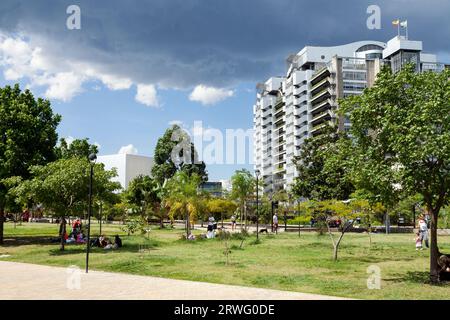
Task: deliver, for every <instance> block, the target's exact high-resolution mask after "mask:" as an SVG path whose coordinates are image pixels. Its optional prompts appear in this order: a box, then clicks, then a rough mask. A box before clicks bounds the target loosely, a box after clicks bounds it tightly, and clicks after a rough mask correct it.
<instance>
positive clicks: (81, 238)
mask: <svg viewBox="0 0 450 320" xmlns="http://www.w3.org/2000/svg"><path fill="white" fill-rule="evenodd" d="M77 243H86V239H85V238H84V235H83V232H80V233H79V234H78V235H77Z"/></svg>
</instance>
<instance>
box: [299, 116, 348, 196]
mask: <svg viewBox="0 0 450 320" xmlns="http://www.w3.org/2000/svg"><path fill="white" fill-rule="evenodd" d="M346 141H348V139H347V137H346V135H345V134H344V133H342V132H338V131H337V128H336V127H335V126H332V125H328V126H326V127H325V128H324V129H323V133H322V134H320V135H319V136H316V137H311V138H308V139H306V140H305V143H304V144H303V145H302V147H301V149H300V155H299V156H298V157H295V158H294V163H295V165H296V167H297V171H298V177H296V178H295V181H294V184H293V186H292V192H293V194H294V195H296V196H298V197H302V198H307V199H315V200H329V199H341V200H345V199H348V197H349V196H350V194H351V193H352V192H353V190H354V188H353V185H352V183H351V182H350V179H349V177H348V170H347V166H346V159H345V158H346V155H345V154H344V153H343V152H342V151H341V145H342V144H345V143H346Z"/></svg>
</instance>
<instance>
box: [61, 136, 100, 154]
mask: <svg viewBox="0 0 450 320" xmlns="http://www.w3.org/2000/svg"><path fill="white" fill-rule="evenodd" d="M93 153H94V154H97V153H98V146H97V145H95V144H90V143H89V139H88V138H84V139H75V140H73V141H72V142H71V143H70V144H69V143H68V142H67V140H66V139H64V138H61V139H60V140H59V146H57V147H56V155H57V157H58V159H61V158H64V159H67V158H72V157H79V158H88V157H89V155H90V154H93Z"/></svg>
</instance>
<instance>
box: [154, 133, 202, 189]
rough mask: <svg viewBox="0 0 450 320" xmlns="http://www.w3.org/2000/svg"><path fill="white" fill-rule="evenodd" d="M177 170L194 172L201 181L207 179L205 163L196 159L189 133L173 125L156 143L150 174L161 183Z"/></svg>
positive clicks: (189, 173)
mask: <svg viewBox="0 0 450 320" xmlns="http://www.w3.org/2000/svg"><path fill="white" fill-rule="evenodd" d="M177 171H184V172H186V173H187V174H188V175H193V174H196V175H198V176H199V177H200V179H201V180H202V181H207V180H208V173H207V171H206V165H205V163H204V162H203V161H199V160H198V154H197V151H196V150H195V146H194V144H193V143H192V142H191V140H190V137H189V135H188V134H187V133H186V132H185V131H183V130H182V129H181V128H180V127H179V126H178V125H173V126H172V127H170V128H168V129H167V130H166V132H165V133H164V135H163V136H162V137H160V138H159V139H158V142H157V143H156V148H155V152H154V165H153V167H152V176H153V177H154V178H155V179H156V181H157V182H159V183H160V184H163V183H164V181H165V180H167V179H170V178H171V177H173V176H174V175H175V173H176V172H177Z"/></svg>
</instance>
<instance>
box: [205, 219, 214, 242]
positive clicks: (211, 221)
mask: <svg viewBox="0 0 450 320" xmlns="http://www.w3.org/2000/svg"><path fill="white" fill-rule="evenodd" d="M214 222H215V221H214V217H209V218H208V229H207V230H208V232H207V233H206V237H207V238H208V239H212V238H214V236H215V234H214Z"/></svg>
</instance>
